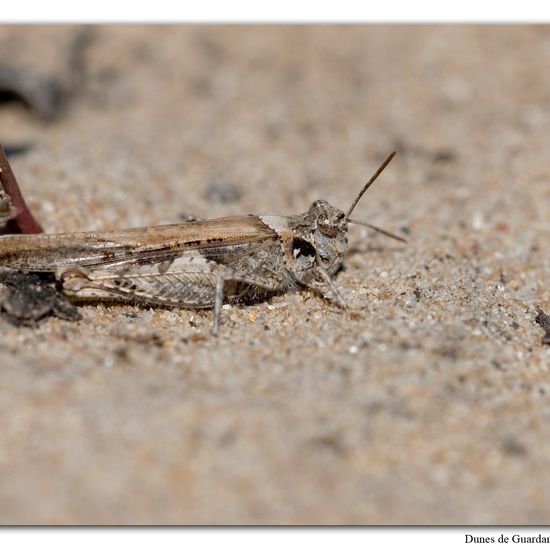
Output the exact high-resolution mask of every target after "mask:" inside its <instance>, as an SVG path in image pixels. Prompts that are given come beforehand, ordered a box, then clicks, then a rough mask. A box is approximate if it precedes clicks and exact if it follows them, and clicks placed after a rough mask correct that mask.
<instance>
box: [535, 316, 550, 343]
mask: <svg viewBox="0 0 550 550" xmlns="http://www.w3.org/2000/svg"><path fill="white" fill-rule="evenodd" d="M535 322H536V323H537V324H539V325H540V326H541V328H542V330H544V335H543V337H542V343H543V345H546V346H550V315H547V314H546V313H544V311H542V309H540V308H539V309H538V314H537V316H536V317H535Z"/></svg>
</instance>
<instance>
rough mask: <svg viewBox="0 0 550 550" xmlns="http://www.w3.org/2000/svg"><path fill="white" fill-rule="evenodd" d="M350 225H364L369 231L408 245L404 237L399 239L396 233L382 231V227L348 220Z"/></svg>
mask: <svg viewBox="0 0 550 550" xmlns="http://www.w3.org/2000/svg"><path fill="white" fill-rule="evenodd" d="M348 223H354V224H356V225H364V226H365V227H368V228H369V229H372V230H373V231H377V232H378V233H381V234H382V235H386V237H391V238H392V239H395V240H396V241H401V242H402V243H406V242H407V239H404V238H403V237H399V236H398V235H396V234H395V233H390V232H389V231H386V230H385V229H382V228H381V227H378V226H376V225H372V224H370V223H367V222H361V221H359V220H350V219H349V218H348Z"/></svg>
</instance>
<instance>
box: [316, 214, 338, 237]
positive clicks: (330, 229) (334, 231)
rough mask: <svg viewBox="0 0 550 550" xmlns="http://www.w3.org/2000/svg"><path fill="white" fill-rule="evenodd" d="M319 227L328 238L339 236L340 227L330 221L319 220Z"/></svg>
mask: <svg viewBox="0 0 550 550" xmlns="http://www.w3.org/2000/svg"><path fill="white" fill-rule="evenodd" d="M317 226H318V227H319V230H320V231H321V233H322V234H323V235H325V236H326V237H336V235H338V226H337V225H336V224H335V223H334V222H332V221H331V220H328V219H323V218H321V219H319V221H318V223H317Z"/></svg>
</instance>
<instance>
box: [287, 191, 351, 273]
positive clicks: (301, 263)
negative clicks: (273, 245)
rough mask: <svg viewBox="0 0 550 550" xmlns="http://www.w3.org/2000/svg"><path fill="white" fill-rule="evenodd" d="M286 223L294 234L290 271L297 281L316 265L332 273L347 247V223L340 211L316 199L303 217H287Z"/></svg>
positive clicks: (301, 215) (300, 215)
mask: <svg viewBox="0 0 550 550" xmlns="http://www.w3.org/2000/svg"><path fill="white" fill-rule="evenodd" d="M289 224H290V227H291V229H292V230H293V235H294V239H293V242H292V255H293V264H294V265H293V271H294V273H295V274H296V275H297V274H299V273H301V274H302V276H301V277H300V276H299V277H298V279H299V280H301V279H302V278H308V276H311V275H312V274H313V273H312V272H313V271H315V266H316V265H317V264H320V265H321V266H322V267H323V268H324V269H325V270H326V271H327V272H328V273H329V274H330V275H332V274H333V273H335V272H336V271H337V270H338V268H339V267H340V265H341V264H342V261H343V259H344V254H345V252H346V250H347V247H348V237H347V235H348V222H347V220H346V215H345V214H344V212H342V211H341V210H340V209H339V208H335V207H334V206H331V205H330V204H329V203H328V202H326V201H324V200H318V201H315V202H314V203H312V205H311V206H310V207H309V210H308V211H307V212H305V213H304V214H299V215H298V216H291V217H290V218H289ZM303 282H305V280H304V281H303Z"/></svg>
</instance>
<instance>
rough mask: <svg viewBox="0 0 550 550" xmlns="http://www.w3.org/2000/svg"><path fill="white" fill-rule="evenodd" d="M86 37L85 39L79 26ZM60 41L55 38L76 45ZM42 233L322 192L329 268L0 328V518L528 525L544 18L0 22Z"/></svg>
mask: <svg viewBox="0 0 550 550" xmlns="http://www.w3.org/2000/svg"><path fill="white" fill-rule="evenodd" d="M83 36H84V39H82V37H83ZM75 44H79V45H80V46H79V48H77V50H78V51H77V52H76V54H75V52H74V50H75ZM0 55H1V57H0V60H1V61H2V62H5V63H9V64H11V65H12V66H16V67H18V68H21V69H26V70H29V71H33V72H35V73H42V74H46V75H50V76H54V77H55V78H57V79H59V81H60V82H62V83H64V85H65V86H67V87H68V88H69V89H70V90H72V96H71V101H70V102H69V103H68V105H67V106H66V109H65V111H64V112H63V113H62V114H61V115H60V116H59V117H58V118H57V119H55V120H52V121H50V122H45V121H42V120H40V119H39V118H38V117H37V116H36V114H34V113H32V112H30V111H29V110H28V109H26V108H25V107H24V106H22V105H20V104H17V103H4V104H2V105H0V140H1V141H2V142H3V143H4V144H6V145H10V146H14V145H21V144H26V145H32V148H31V149H29V150H28V151H27V152H26V153H24V154H19V155H17V156H13V157H12V158H11V163H12V166H13V168H14V171H15V172H16V174H17V176H18V178H19V181H20V184H21V186H22V188H23V191H24V193H25V194H26V196H27V197H28V201H29V203H30V205H31V207H32V208H33V210H34V211H35V213H36V215H37V217H38V219H39V220H40V221H41V222H42V224H43V225H44V227H45V228H46V229H47V231H49V232H54V231H75V230H86V229H89V230H92V229H94V230H99V229H109V228H121V227H127V226H139V225H149V224H159V223H172V222H177V221H179V220H180V219H181V216H182V215H183V214H185V213H189V212H192V213H195V214H198V215H203V216H208V217H217V216H222V215H230V214H241V213H257V212H262V211H273V212H277V213H282V214H287V213H296V212H300V211H304V210H306V209H307V207H308V206H309V204H310V202H311V201H312V200H314V199H317V198H325V199H327V200H329V201H330V202H332V203H333V204H336V205H338V206H340V207H342V208H347V206H348V205H349V204H350V203H351V201H352V200H353V197H354V196H355V194H356V193H357V191H358V189H359V188H360V187H361V185H362V183H363V182H364V181H365V179H366V178H367V177H368V176H370V174H371V173H372V172H373V171H374V169H375V168H376V166H377V165H378V163H379V162H380V161H381V160H382V159H383V158H384V156H385V155H386V154H387V153H389V152H390V151H391V150H392V149H394V148H396V149H397V150H398V156H397V157H396V159H395V160H394V162H393V163H392V165H391V166H390V167H389V168H388V169H387V171H386V172H385V173H384V175H383V176H382V178H381V181H380V182H378V183H377V185H376V186H375V187H373V188H372V190H370V191H369V193H368V195H367V196H366V197H365V199H364V200H363V202H362V203H361V204H360V206H359V207H358V209H357V211H356V216H357V217H359V218H363V219H366V220H369V221H370V222H372V223H375V224H378V225H380V226H382V227H385V228H387V229H389V230H392V231H397V232H401V234H404V233H407V234H408V238H409V243H408V245H406V246H401V245H399V243H395V242H394V241H391V240H388V239H386V238H384V237H382V236H379V235H376V234H373V233H372V232H369V231H368V230H366V229H362V228H358V227H354V228H353V229H351V231H350V233H351V235H350V240H351V243H352V246H351V249H350V251H349V254H348V256H347V259H346V263H345V270H344V271H342V272H341V273H339V274H338V276H337V279H336V280H337V283H338V286H339V287H340V289H341V291H342V293H343V294H344V295H345V296H346V297H347V299H348V301H349V303H350V311H348V312H346V313H341V312H340V311H338V309H337V308H335V307H333V306H331V305H330V304H328V303H326V302H324V301H323V300H322V299H320V298H319V297H317V296H315V295H312V294H311V293H309V292H306V291H304V292H298V293H294V294H287V295H285V296H282V297H277V298H274V299H272V300H271V301H268V302H266V303H261V304H258V305H254V306H250V307H231V308H228V309H225V310H224V318H223V326H222V331H221V335H220V336H219V337H218V338H217V339H216V338H214V337H212V336H211V335H210V333H209V327H210V324H211V313H210V312H194V311H186V310H173V311H166V310H158V309H140V308H138V307H134V306H104V305H97V306H86V307H83V308H82V309H81V312H82V315H83V320H82V321H80V322H78V323H69V322H66V321H61V320H59V319H50V320H48V321H46V322H45V323H43V324H42V325H40V327H39V328H36V329H32V328H16V327H13V326H11V325H10V324H8V323H7V322H5V321H4V320H0V349H1V367H0V384H1V389H0V425H1V427H2V428H1V430H0V477H1V479H2V483H1V484H0V521H1V523H3V524H115V523H119V524H299V523H311V524H342V523H352V524H492V523H508V524H518V523H529V524H534V523H537V524H547V523H550V476H548V471H549V467H550V402H549V399H550V372H549V367H550V346H548V345H544V344H543V343H542V338H543V334H544V332H543V330H542V329H541V327H540V326H539V325H538V324H537V323H536V322H535V318H536V316H537V308H542V310H544V311H546V312H547V313H549V312H550V285H549V282H550V254H549V242H550V155H549V151H550V134H549V132H548V128H549V127H550V92H549V90H550V72H549V71H548V66H549V63H550V28H549V27H525V26H517V27H498V26H492V27H463V26H454V27H443V26H439V27H413V26H410V27H408V26H394V27H379V26H356V27H312V26H295V27H284V26H282V27H255V26H251V27H239V26H237V27H204V26H202V27H201V26H197V27H95V28H93V29H90V30H89V32H87V33H85V34H84V35H83V34H82V28H80V27H71V26H68V27H57V28H51V27H36V28H29V27H0Z"/></svg>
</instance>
